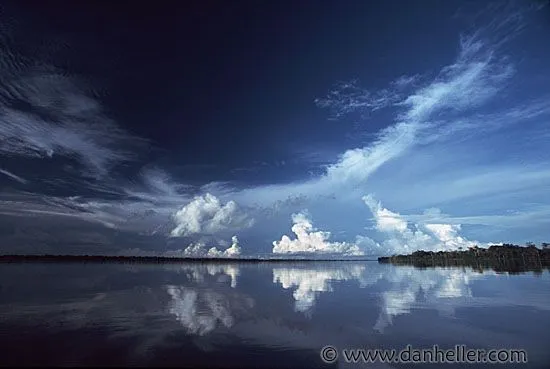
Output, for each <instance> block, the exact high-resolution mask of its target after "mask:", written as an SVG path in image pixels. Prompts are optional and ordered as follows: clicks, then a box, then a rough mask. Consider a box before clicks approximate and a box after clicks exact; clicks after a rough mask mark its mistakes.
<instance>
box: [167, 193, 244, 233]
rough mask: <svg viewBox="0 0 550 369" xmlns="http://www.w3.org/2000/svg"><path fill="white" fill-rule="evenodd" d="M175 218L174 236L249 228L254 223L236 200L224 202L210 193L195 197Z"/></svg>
mask: <svg viewBox="0 0 550 369" xmlns="http://www.w3.org/2000/svg"><path fill="white" fill-rule="evenodd" d="M173 218H174V221H175V223H176V227H175V228H174V229H173V230H172V232H171V235H172V236H173V237H178V236H188V235H192V234H197V233H202V234H214V233H218V232H222V231H231V230H237V229H243V228H248V227H250V226H252V224H253V219H251V218H250V217H249V216H248V215H247V214H245V213H244V212H243V211H242V210H241V209H240V208H239V206H238V205H237V203H236V202H235V201H228V202H227V203H225V204H222V202H221V201H220V200H219V199H218V198H217V197H216V196H214V195H212V194H210V193H207V194H206V195H204V196H197V197H195V198H194V199H193V200H192V201H191V202H190V203H189V204H187V205H185V206H184V207H183V208H181V209H180V210H178V211H177V212H176V213H175V214H174V216H173Z"/></svg>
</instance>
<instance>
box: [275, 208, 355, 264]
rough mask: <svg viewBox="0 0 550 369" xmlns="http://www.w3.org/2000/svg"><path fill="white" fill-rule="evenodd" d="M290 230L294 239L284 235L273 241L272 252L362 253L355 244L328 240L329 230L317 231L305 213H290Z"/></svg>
mask: <svg viewBox="0 0 550 369" xmlns="http://www.w3.org/2000/svg"><path fill="white" fill-rule="evenodd" d="M292 222H293V223H294V224H293V226H292V232H294V234H295V235H296V238H295V239H294V240H291V239H290V238H289V237H288V236H286V235H284V236H283V237H282V238H281V240H280V241H273V253H276V254H289V253H331V254H344V255H363V251H362V250H361V249H360V248H359V247H358V246H357V245H355V244H352V243H347V242H330V241H328V240H329V238H330V232H323V231H317V230H316V229H315V228H313V224H312V223H311V220H310V219H309V218H308V215H307V214H305V213H296V214H292Z"/></svg>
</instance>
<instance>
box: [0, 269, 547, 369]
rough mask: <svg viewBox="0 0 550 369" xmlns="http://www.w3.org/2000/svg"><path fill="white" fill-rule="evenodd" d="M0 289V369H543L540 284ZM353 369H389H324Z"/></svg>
mask: <svg viewBox="0 0 550 369" xmlns="http://www.w3.org/2000/svg"><path fill="white" fill-rule="evenodd" d="M0 286H1V289H0V341H1V342H0V357H1V361H0V362H1V364H2V365H13V364H20V365H22V364H24V365H37V364H43V365H46V364H47V365H138V366H145V365H170V366H178V367H213V366H216V367H238V368H244V367H300V368H304V367H325V368H328V367H331V365H328V364H325V363H323V361H321V359H320V356H319V350H320V349H321V348H322V347H323V346H326V345H333V346H335V347H337V348H338V349H341V348H346V347H364V348H394V349H402V348H404V347H405V346H406V345H407V344H411V345H413V347H415V348H430V347H431V346H432V345H434V344H437V345H439V346H440V347H442V348H450V347H452V346H454V345H457V344H464V345H467V346H468V347H472V348H487V349H489V348H522V349H525V350H526V351H527V353H528V359H529V363H527V364H507V365H496V366H495V365H492V366H491V367H492V368H495V367H510V368H512V367H522V368H549V367H550V351H549V350H548V347H549V343H550V274H549V273H548V272H547V271H546V272H543V273H542V274H539V275H536V274H534V273H526V274H520V275H508V274H496V273H494V272H490V271H485V272H484V273H478V272H473V271H471V270H468V269H466V270H464V269H461V268H458V269H427V270H418V269H414V268H412V267H394V266H391V265H379V264H378V263H376V262H343V263H342V262H341V263H288V264H286V263H285V264H281V263H275V264H239V263H232V264H179V265H139V264H137V265H136V264H132V265H128V264H126V265H124V264H78V263H75V264H5V265H1V266H0ZM364 366H368V367H369V368H372V367H387V368H389V367H394V366H390V365H389V364H376V365H373V364H369V365H366V364H363V365H359V364H347V363H345V362H344V361H343V360H339V361H338V362H337V363H336V364H333V365H332V367H364ZM409 366H410V367H414V368H422V367H439V366H440V365H433V364H432V365H431V366H430V365H423V364H416V365H409ZM399 367H406V365H401V366H399ZM452 367H453V368H459V367H481V365H461V364H454V365H453V366H452Z"/></svg>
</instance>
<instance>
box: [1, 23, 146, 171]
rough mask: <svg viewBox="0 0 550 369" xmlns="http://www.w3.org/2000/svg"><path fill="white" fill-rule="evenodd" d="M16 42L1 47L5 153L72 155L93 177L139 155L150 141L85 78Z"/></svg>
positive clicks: (2, 132)
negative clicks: (107, 108)
mask: <svg viewBox="0 0 550 369" xmlns="http://www.w3.org/2000/svg"><path fill="white" fill-rule="evenodd" d="M0 33H2V32H0ZM3 36H4V35H0V37H3ZM15 36H16V35H15ZM11 45H12V43H11V42H7V43H2V45H1V46H0V55H1V56H0V64H1V66H2V68H0V69H1V70H0V86H1V87H0V154H2V155H6V156H17V157H26V158H41V159H49V158H52V157H54V156H62V157H66V158H72V159H75V160H77V161H78V162H80V163H81V164H82V165H83V166H84V168H83V169H84V172H83V173H84V174H85V175H87V176H92V177H98V176H99V177H101V176H104V175H105V174H106V173H107V172H108V171H109V170H110V169H111V168H112V167H113V166H114V165H116V164H118V163H121V162H124V161H128V160H132V159H134V158H135V156H134V154H133V153H132V149H135V148H136V147H140V146H141V145H142V144H144V143H145V140H143V139H138V138H136V137H133V136H132V135H130V134H129V133H128V132H126V131H124V130H123V129H121V128H120V127H119V126H117V124H116V123H115V122H114V121H112V120H111V119H110V118H109V117H108V116H107V115H106V114H105V112H104V110H103V108H102V106H101V104H100V102H99V101H98V100H97V99H96V98H95V97H94V94H93V93H92V92H91V91H90V90H89V89H87V86H86V84H85V83H84V82H83V81H82V80H79V79H78V77H76V76H71V75H69V74H68V73H67V72H66V71H64V70H60V69H57V68H54V67H52V66H49V65H46V64H44V63H42V61H41V60H35V57H36V56H35V55H31V56H28V55H23V54H21V53H20V52H18V51H16V50H15V48H14V47H11Z"/></svg>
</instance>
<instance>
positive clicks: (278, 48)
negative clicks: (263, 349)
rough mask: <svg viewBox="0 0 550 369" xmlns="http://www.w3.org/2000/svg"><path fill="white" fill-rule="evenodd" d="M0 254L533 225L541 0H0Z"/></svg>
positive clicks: (216, 247)
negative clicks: (132, 0)
mask: <svg viewBox="0 0 550 369" xmlns="http://www.w3.org/2000/svg"><path fill="white" fill-rule="evenodd" d="M0 17H1V22H0V82H1V83H0V158H1V160H0V188H1V191H0V219H1V220H0V239H1V240H2V242H1V244H2V250H1V252H2V253H4V254H10V253H33V254H34V253H54V254H82V253H86V254H124V255H126V254H129V255H171V256H180V255H186V256H205V255H207V256H225V257H238V256H240V255H294V254H302V253H316V254H327V255H329V254H330V255H333V254H335V255H336V254H338V255H342V254H343V255H368V256H380V255H388V254H393V253H401V252H411V251H414V250H419V249H423V250H446V249H457V248H460V247H462V248H466V247H470V246H473V245H480V246H482V247H483V246H486V245H490V244H492V243H500V242H513V243H520V244H524V243H525V242H528V241H532V242H535V243H540V242H544V241H548V240H550V234H549V229H550V227H549V226H548V225H549V224H550V151H549V150H548V148H547V146H548V143H550V126H549V123H550V121H549V119H550V70H549V68H548V65H550V49H549V48H548V47H547V45H546V44H547V36H548V34H549V32H550V6H549V5H548V4H547V2H545V1H536V0H524V1H522V0H517V1H504V2H502V1H497V2H489V1H466V2H465V1H454V0H451V1H445V2H442V1H431V0H430V1H428V0H421V1H415V2H406V1H395V0H391V1H374V0H373V1H369V2H363V1H347V2H339V3H336V2H328V1H325V2H314V1H303V2H300V3H295V2H288V1H281V2H269V3H265V2H263V3H258V2H253V1H250V2H248V1H239V2H232V3H227V4H226V3H221V2H204V1H201V2H193V1H191V2H183V3H174V2H160V3H158V2H157V3H139V4H138V3H132V4H128V3H121V2H117V3H107V2H87V1H83V2H78V3H67V2H61V1H52V2H48V3H42V2H36V1H23V2H6V3H4V4H3V5H2V6H1V7H0Z"/></svg>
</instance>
